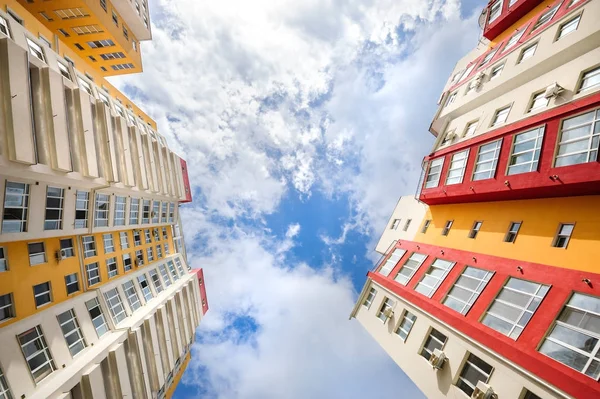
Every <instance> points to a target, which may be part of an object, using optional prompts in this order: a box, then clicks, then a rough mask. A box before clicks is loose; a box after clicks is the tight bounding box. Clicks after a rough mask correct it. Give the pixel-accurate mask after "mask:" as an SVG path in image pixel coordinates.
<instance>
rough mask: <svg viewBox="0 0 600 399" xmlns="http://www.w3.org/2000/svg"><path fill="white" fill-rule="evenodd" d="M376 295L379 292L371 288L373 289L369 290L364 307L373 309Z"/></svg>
mask: <svg viewBox="0 0 600 399" xmlns="http://www.w3.org/2000/svg"><path fill="white" fill-rule="evenodd" d="M375 295H377V290H376V289H375V288H373V287H371V289H370V290H369V293H368V294H367V297H366V298H365V300H364V302H363V306H364V307H366V308H367V309H368V308H370V307H371V304H372V303H373V299H375Z"/></svg>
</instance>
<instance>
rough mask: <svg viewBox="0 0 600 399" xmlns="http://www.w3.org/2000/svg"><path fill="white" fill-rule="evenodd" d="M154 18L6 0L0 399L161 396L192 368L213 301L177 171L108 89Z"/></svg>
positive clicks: (137, 7)
mask: <svg viewBox="0 0 600 399" xmlns="http://www.w3.org/2000/svg"><path fill="white" fill-rule="evenodd" d="M138 11H139V12H138ZM104 14H107V15H110V16H111V17H110V18H107V17H106V15H104ZM115 18H116V20H117V24H118V25H116V23H115ZM148 18H149V14H148V9H147V3H146V2H145V1H144V0H141V2H138V1H135V0H133V1H125V0H123V1H115V2H110V1H103V0H98V1H96V0H89V1H88V0H86V1H83V0H82V1H76V0H73V1H60V0H56V1H54V0H53V1H43V2H41V1H39V2H38V1H34V2H32V1H16V0H5V1H0V103H1V106H0V209H1V224H0V398H9V399H10V398H22V397H26V398H123V397H133V398H164V397H171V395H172V394H173V392H174V390H175V387H176V385H177V382H178V381H179V380H180V378H181V375H182V374H183V371H184V370H185V367H186V366H187V364H188V362H189V360H190V348H191V345H192V343H193V341H194V334H195V333H194V332H195V329H196V327H197V326H198V325H199V323H200V321H201V319H202V317H203V316H204V314H205V313H206V312H207V310H208V302H207V298H206V289H205V286H204V278H203V275H202V270H201V269H191V268H190V266H189V264H188V262H187V257H186V252H185V245H184V240H183V234H182V232H181V231H182V229H181V217H180V215H179V209H180V204H181V203H186V202H190V201H191V200H192V196H191V190H190V183H189V178H188V174H187V165H186V162H185V160H183V159H182V158H180V157H179V156H178V155H177V154H175V153H174V152H173V151H172V150H171V149H170V148H169V147H168V145H167V141H166V139H165V138H164V137H163V136H162V135H160V134H159V133H158V131H157V129H156V123H155V122H154V121H153V120H152V119H151V118H150V117H149V116H148V115H146V114H145V113H144V112H143V111H142V110H141V109H139V108H138V107H137V106H136V105H135V104H134V103H132V102H131V101H130V100H129V99H128V98H127V97H126V96H124V95H123V94H122V93H120V92H119V91H118V90H116V89H115V88H114V87H113V86H112V85H111V84H110V83H109V82H108V81H107V80H105V78H104V77H105V76H108V75H116V74H121V73H123V69H119V68H116V69H115V68H112V67H110V66H111V65H118V63H120V62H124V61H123V59H126V61H127V62H132V63H134V64H135V65H136V68H129V69H128V71H129V72H135V71H138V70H141V58H140V57H139V44H138V43H139V42H138V41H139V40H147V39H150V37H151V35H150V26H149V22H148ZM86 24H87V25H95V26H96V28H94V29H95V30H94V29H92V28H86V29H84V28H82V27H83V26H87V25H86ZM116 26H118V27H119V30H118V31H116V30H115V27H116ZM89 30H92V31H89ZM63 32H66V33H67V34H68V36H66V35H65V34H64V33H63ZM125 32H127V33H126V34H125ZM124 35H125V36H127V37H126V38H124V37H123V36H124ZM69 38H71V39H73V40H71V39H69ZM126 39H127V40H126ZM84 40H85V41H84ZM132 40H135V41H132ZM88 41H103V42H108V41H112V42H114V43H115V44H114V46H115V47H117V46H121V47H120V48H119V49H117V50H119V51H124V52H126V54H128V55H127V57H133V58H132V59H131V60H129V59H127V57H117V58H110V57H109V58H107V59H104V58H105V57H102V54H104V53H102V54H101V53H98V54H96V52H88V51H87V50H85V51H84V50H80V49H79V48H78V46H77V44H79V43H80V42H81V43H88ZM125 42H128V43H130V45H132V46H136V50H135V51H134V52H135V53H136V54H137V55H136V56H137V57H138V58H137V61H136V59H134V58H135V57H134V56H132V55H131V54H130V53H131V51H129V50H127V51H129V52H127V51H125V50H124V46H125V44H124V43H125ZM131 43H136V44H135V45H133V44H131ZM89 50H90V51H92V49H89ZM94 51H97V48H95V49H94ZM111 51H112V49H111ZM92 54H93V55H92ZM90 55H92V57H90ZM93 58H98V59H102V60H103V61H106V62H103V63H99V62H98V59H96V60H94V59H93ZM137 66H139V68H137ZM103 67H104V69H105V70H104V69H102V68H103Z"/></svg>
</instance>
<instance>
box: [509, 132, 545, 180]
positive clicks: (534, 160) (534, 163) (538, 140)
mask: <svg viewBox="0 0 600 399" xmlns="http://www.w3.org/2000/svg"><path fill="white" fill-rule="evenodd" d="M534 131H537V132H536V135H535V137H534V138H529V139H526V140H523V141H521V142H519V143H517V139H518V137H519V136H523V135H526V134H528V133H532V132H534ZM545 135H546V125H541V126H537V127H534V128H532V129H528V130H526V131H523V132H519V133H516V134H514V135H513V136H512V141H511V147H510V153H509V155H508V162H507V163H506V171H505V175H506V176H513V175H520V174H523V173H531V172H537V171H538V168H539V164H540V158H541V155H542V146H543V145H544V137H545ZM530 141H534V143H533V148H532V149H527V150H524V151H520V152H518V153H516V154H515V147H516V146H517V145H519V144H521V145H523V144H525V143H528V142H530ZM529 153H533V155H532V157H531V161H525V162H521V163H515V164H513V165H511V162H512V159H513V158H515V159H516V157H519V156H524V155H527V154H529ZM536 153H537V156H536ZM522 165H530V166H529V170H528V171H524V172H517V173H514V172H511V168H515V167H518V166H522Z"/></svg>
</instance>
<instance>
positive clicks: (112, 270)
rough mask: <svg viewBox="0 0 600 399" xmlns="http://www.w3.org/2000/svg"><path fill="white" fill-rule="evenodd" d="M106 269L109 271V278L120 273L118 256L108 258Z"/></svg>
mask: <svg viewBox="0 0 600 399" xmlns="http://www.w3.org/2000/svg"><path fill="white" fill-rule="evenodd" d="M106 270H107V271H108V278H112V277H116V276H117V275H118V274H119V269H118V268H117V258H115V257H112V258H108V259H106Z"/></svg>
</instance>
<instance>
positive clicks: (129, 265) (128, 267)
mask: <svg viewBox="0 0 600 399" xmlns="http://www.w3.org/2000/svg"><path fill="white" fill-rule="evenodd" d="M122 258H123V271H124V272H125V273H127V272H128V271H130V270H131V269H133V261H132V260H131V254H129V253H124V254H123V256H122ZM128 261H129V262H128Z"/></svg>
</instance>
